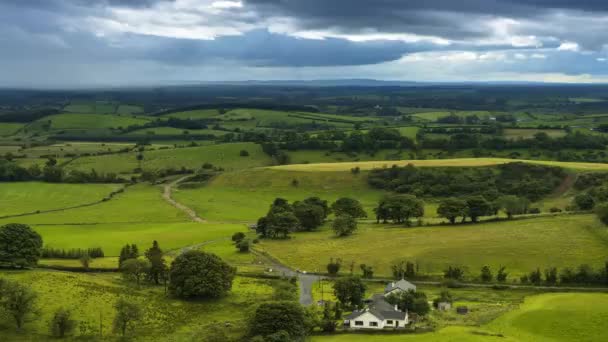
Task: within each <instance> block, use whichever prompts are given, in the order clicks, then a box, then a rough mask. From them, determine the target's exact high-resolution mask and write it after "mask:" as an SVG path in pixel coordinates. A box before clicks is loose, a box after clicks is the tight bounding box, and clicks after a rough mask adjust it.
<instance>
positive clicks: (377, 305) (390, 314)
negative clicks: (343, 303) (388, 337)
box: [345, 294, 406, 321]
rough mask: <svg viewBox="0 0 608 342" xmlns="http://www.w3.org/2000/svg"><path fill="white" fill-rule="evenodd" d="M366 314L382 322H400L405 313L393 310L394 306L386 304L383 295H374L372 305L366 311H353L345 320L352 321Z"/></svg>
mask: <svg viewBox="0 0 608 342" xmlns="http://www.w3.org/2000/svg"><path fill="white" fill-rule="evenodd" d="M366 312H369V313H370V314H372V315H374V316H376V318H378V319H379V320H382V321H383V320H385V319H394V320H401V321H402V320H404V319H405V316H406V313H405V312H401V311H398V310H395V307H394V306H392V305H391V304H389V303H387V302H386V300H385V299H384V296H383V295H381V294H375V295H373V296H372V303H371V304H370V305H369V309H368V310H362V311H353V312H352V313H351V314H350V315H348V316H346V318H345V319H347V320H353V319H355V318H357V317H359V316H361V315H363V314H364V313H366Z"/></svg>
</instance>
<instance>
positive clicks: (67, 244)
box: [33, 222, 246, 256]
mask: <svg viewBox="0 0 608 342" xmlns="http://www.w3.org/2000/svg"><path fill="white" fill-rule="evenodd" d="M33 227H34V229H35V230H36V231H37V232H38V233H40V235H42V239H43V240H44V243H45V245H47V246H51V247H53V248H66V249H68V248H90V247H101V248H103V250H104V253H105V255H106V256H118V254H119V252H120V248H121V247H122V246H124V245H125V244H126V243H135V244H137V245H138V246H139V247H140V248H142V247H146V248H147V246H148V245H151V244H152V241H154V240H157V241H159V242H160V244H161V247H162V248H163V249H164V250H165V251H169V250H172V249H178V248H182V247H186V246H192V245H198V244H201V243H204V242H209V241H215V240H222V239H229V238H230V236H231V235H232V234H233V233H236V232H239V231H244V230H246V227H245V226H244V225H242V224H219V223H198V222H166V223H156V222H150V223H147V222H146V223H113V224H107V223H106V224H90V225H76V224H74V225H70V224H66V225H33ZM233 249H234V250H235V251H236V249H235V248H234V247H233Z"/></svg>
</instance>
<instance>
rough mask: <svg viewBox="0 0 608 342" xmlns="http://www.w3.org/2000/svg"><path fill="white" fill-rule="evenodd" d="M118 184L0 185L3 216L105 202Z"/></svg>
mask: <svg viewBox="0 0 608 342" xmlns="http://www.w3.org/2000/svg"><path fill="white" fill-rule="evenodd" d="M121 186H122V185H117V184H111V185H110V184H108V185H106V184H86V185H85V184H52V183H42V182H27V183H24V182H20V183H0V216H8V215H17V214H24V213H31V212H35V211H37V210H40V211H45V210H51V209H61V208H68V207H73V206H77V205H81V204H87V203H93V202H96V201H100V200H102V199H103V198H104V197H106V196H108V195H109V194H110V193H111V192H112V191H115V190H118V189H120V187H121Z"/></svg>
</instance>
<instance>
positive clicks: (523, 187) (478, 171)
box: [368, 162, 566, 201]
mask: <svg viewBox="0 0 608 342" xmlns="http://www.w3.org/2000/svg"><path fill="white" fill-rule="evenodd" d="M565 177H566V174H565V172H564V171H563V170H562V169H561V168H558V167H551V166H544V165H534V164H529V163H522V162H515V163H508V164H503V165H498V166H493V167H476V168H419V167H415V166H414V165H412V164H409V165H407V166H404V167H399V166H396V165H393V166H392V167H390V168H381V169H375V170H372V171H371V172H370V173H369V176H368V183H369V184H370V185H371V186H373V187H375V188H379V189H385V190H390V191H395V192H398V193H408V194H413V195H416V196H419V197H423V196H430V197H448V196H463V195H466V196H470V195H483V196H484V197H486V198H487V199H489V200H494V199H496V198H498V197H499V196H501V195H516V196H520V197H526V198H528V199H529V200H531V201H536V200H538V199H540V198H542V197H543V196H546V195H547V194H550V193H551V192H552V191H553V190H554V189H555V188H556V187H557V186H558V185H559V184H560V183H561V182H562V180H563V179H564V178H565Z"/></svg>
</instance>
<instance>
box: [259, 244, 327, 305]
mask: <svg viewBox="0 0 608 342" xmlns="http://www.w3.org/2000/svg"><path fill="white" fill-rule="evenodd" d="M251 252H252V253H253V254H255V255H256V256H257V257H258V258H260V259H264V261H265V263H267V264H268V265H270V267H271V268H272V269H273V272H277V273H279V274H280V275H282V276H284V277H298V286H299V288H300V304H302V305H307V306H308V305H312V304H313V303H314V299H313V296H312V288H313V285H314V283H315V281H319V278H320V277H321V278H323V279H324V278H325V277H322V276H319V275H316V274H304V273H300V272H297V271H295V270H293V269H292V268H290V267H289V266H286V265H284V264H282V263H281V262H280V261H278V260H276V259H274V258H272V257H270V256H268V255H266V254H263V253H260V252H258V251H256V250H251Z"/></svg>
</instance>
